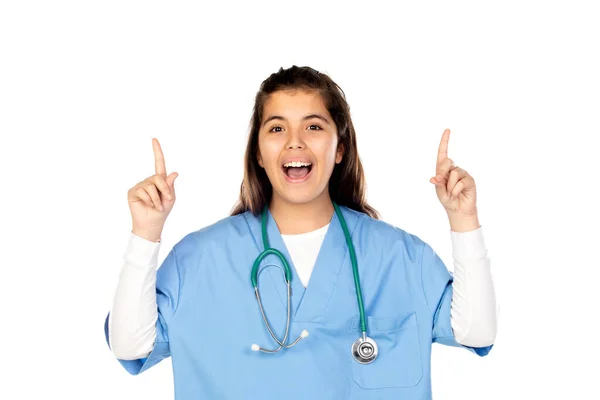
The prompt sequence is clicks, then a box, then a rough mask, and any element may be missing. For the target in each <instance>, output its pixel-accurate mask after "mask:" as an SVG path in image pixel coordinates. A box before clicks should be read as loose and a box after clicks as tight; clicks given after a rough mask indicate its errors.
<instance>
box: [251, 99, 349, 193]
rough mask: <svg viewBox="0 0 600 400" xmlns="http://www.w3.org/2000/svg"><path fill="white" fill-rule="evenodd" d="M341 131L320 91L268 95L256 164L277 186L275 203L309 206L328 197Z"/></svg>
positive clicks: (338, 156) (339, 157)
mask: <svg viewBox="0 0 600 400" xmlns="http://www.w3.org/2000/svg"><path fill="white" fill-rule="evenodd" d="M339 147H340V148H339V150H338V139H337V127H336V126H335V123H334V122H333V119H332V118H331V115H329V112H328V111H327V108H326V107H325V105H324V104H323V100H322V99H321V96H320V95H319V94H318V93H316V92H306V91H302V90H297V91H294V92H291V91H285V92H284V91H277V92H274V93H272V94H271V95H270V96H269V99H268V100H267V102H266V103H265V106H264V111H263V120H262V121H261V126H260V130H259V134H258V154H257V158H258V163H259V165H260V166H261V167H263V168H264V169H265V171H266V173H267V176H268V177H269V180H270V181H271V185H272V186H273V200H275V201H280V200H283V201H285V202H289V203H308V202H310V201H313V200H315V199H317V198H318V197H320V196H329V193H328V187H329V178H330V176H331V173H332V171H333V167H334V166H335V164H337V163H339V162H340V161H342V156H343V148H342V147H343V146H339Z"/></svg>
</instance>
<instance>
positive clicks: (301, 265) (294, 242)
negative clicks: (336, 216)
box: [281, 224, 329, 288]
mask: <svg viewBox="0 0 600 400" xmlns="http://www.w3.org/2000/svg"><path fill="white" fill-rule="evenodd" d="M328 228H329V224H327V225H325V226H324V227H322V228H319V229H317V230H314V231H311V232H307V233H300V234H297V235H281V237H282V238H283V242H284V243H285V247H286V248H287V250H288V253H290V257H291V258H292V263H293V264H294V267H295V268H296V273H297V274H298V276H299V277H300V281H302V285H303V286H304V287H305V288H306V287H307V286H308V281H309V280H310V275H311V274H312V271H313V268H314V267H315V263H316V261H317V256H318V255H319V250H321V245H322V244H323V239H324V238H325V234H326V233H327V229H328Z"/></svg>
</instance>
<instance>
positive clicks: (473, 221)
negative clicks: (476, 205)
mask: <svg viewBox="0 0 600 400" xmlns="http://www.w3.org/2000/svg"><path fill="white" fill-rule="evenodd" d="M448 221H449V222H450V229H451V230H452V231H453V232H470V231H474V230H476V229H478V228H479V227H480V226H481V225H480V223H479V217H478V215H477V213H473V214H461V213H448Z"/></svg>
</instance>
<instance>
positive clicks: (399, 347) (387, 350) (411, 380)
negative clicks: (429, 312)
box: [348, 312, 423, 389]
mask: <svg viewBox="0 0 600 400" xmlns="http://www.w3.org/2000/svg"><path fill="white" fill-rule="evenodd" d="M352 332H353V333H356V338H355V339H357V338H358V337H359V336H360V334H361V331H360V316H358V315H357V316H355V317H354V320H353V322H352ZM367 336H369V337H371V338H373V339H374V340H375V341H376V342H377V346H378V348H379V354H378V356H377V358H376V359H375V361H373V362H372V363H370V364H360V363H359V362H357V361H356V360H355V359H354V357H352V364H353V365H352V375H353V379H354V381H355V382H356V383H357V384H358V385H359V386H360V387H362V388H364V389H378V388H389V387H407V386H415V385H417V384H418V383H419V382H420V381H421V379H422V377H423V365H422V361H421V349H420V346H419V331H418V325H417V315H416V313H415V312H409V313H402V314H400V315H396V316H391V317H379V316H367ZM355 339H353V340H355ZM348 351H350V348H349V349H348Z"/></svg>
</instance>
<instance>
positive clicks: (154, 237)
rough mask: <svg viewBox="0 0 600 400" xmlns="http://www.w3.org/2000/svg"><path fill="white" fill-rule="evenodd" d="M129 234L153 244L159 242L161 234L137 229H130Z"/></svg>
mask: <svg viewBox="0 0 600 400" xmlns="http://www.w3.org/2000/svg"><path fill="white" fill-rule="evenodd" d="M131 233H133V234H134V235H136V236H139V237H141V238H142V239H146V240H149V241H151V242H154V243H158V242H160V236H161V234H162V232H153V231H150V230H146V229H139V228H133V229H131Z"/></svg>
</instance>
